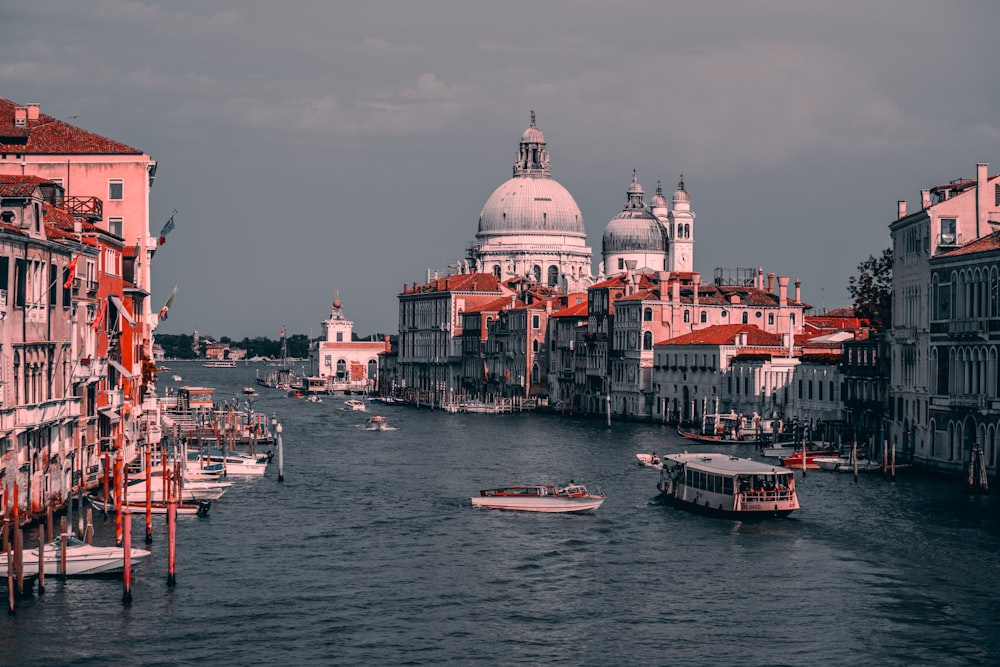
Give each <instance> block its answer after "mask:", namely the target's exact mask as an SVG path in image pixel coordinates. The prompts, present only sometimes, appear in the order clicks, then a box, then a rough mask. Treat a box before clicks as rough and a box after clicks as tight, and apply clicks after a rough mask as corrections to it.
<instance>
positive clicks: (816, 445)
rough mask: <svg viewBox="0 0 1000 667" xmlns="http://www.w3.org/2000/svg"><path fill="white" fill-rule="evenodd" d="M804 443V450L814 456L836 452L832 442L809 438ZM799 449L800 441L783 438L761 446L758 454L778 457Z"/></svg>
mask: <svg viewBox="0 0 1000 667" xmlns="http://www.w3.org/2000/svg"><path fill="white" fill-rule="evenodd" d="M805 445H806V452H812V453H813V454H814V455H816V456H827V455H830V456H832V455H834V454H836V453H837V445H836V444H833V443H829V442H822V441H819V442H817V441H812V440H810V441H808V442H806V443H805ZM800 449H802V442H795V441H794V440H785V441H782V442H776V443H772V444H771V445H767V446H761V448H760V455H761V456H765V457H767V458H777V459H780V458H785V457H786V456H791V455H792V454H795V453H796V452H798V451H799V450H800Z"/></svg>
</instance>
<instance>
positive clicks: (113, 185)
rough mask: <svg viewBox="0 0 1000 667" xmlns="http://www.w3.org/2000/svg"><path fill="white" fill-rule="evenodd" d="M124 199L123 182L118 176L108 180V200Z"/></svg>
mask: <svg viewBox="0 0 1000 667" xmlns="http://www.w3.org/2000/svg"><path fill="white" fill-rule="evenodd" d="M122 199H125V182H124V181H123V180H122V179H120V178H112V179H110V180H108V200H110V201H121V200H122Z"/></svg>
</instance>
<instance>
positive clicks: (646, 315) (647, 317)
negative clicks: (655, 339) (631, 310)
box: [642, 308, 653, 322]
mask: <svg viewBox="0 0 1000 667" xmlns="http://www.w3.org/2000/svg"><path fill="white" fill-rule="evenodd" d="M642 320H643V321H644V322H652V321H653V309H652V308H647V309H646V310H644V311H642Z"/></svg>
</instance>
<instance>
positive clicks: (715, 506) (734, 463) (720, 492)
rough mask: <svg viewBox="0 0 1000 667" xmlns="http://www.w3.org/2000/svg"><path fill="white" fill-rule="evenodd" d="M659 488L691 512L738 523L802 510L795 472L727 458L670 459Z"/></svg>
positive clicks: (711, 455)
mask: <svg viewBox="0 0 1000 667" xmlns="http://www.w3.org/2000/svg"><path fill="white" fill-rule="evenodd" d="M662 459H663V469H662V470H661V471H660V481H659V483H658V484H657V488H658V489H659V490H660V492H661V493H662V494H663V495H664V496H666V498H667V499H668V500H669V501H671V502H672V503H674V504H676V505H678V506H680V507H684V508H686V509H690V510H694V511H699V512H706V513H709V514H715V515H719V516H724V517H729V518H733V519H747V518H764V517H779V516H788V515H789V514H791V513H792V512H794V511H795V510H797V509H799V500H798V497H797V496H796V495H795V473H794V472H793V471H792V470H789V469H786V468H782V467H779V466H773V465H769V464H766V463H761V462H759V461H754V460H751V459H746V458H737V457H735V456H729V455H728V454H718V453H697V454H689V453H687V452H684V453H683V454H665V455H663V457H662Z"/></svg>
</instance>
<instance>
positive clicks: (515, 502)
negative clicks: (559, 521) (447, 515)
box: [471, 496, 605, 514]
mask: <svg viewBox="0 0 1000 667" xmlns="http://www.w3.org/2000/svg"><path fill="white" fill-rule="evenodd" d="M471 500H472V505H473V507H487V508H490V509H497V510H516V511H520V512H558V513H577V514H590V513H593V512H595V511H596V510H597V508H598V507H600V506H601V504H602V503H603V502H604V501H605V498H604V497H603V496H591V497H582V498H553V497H548V498H518V497H515V496H490V497H484V496H473V497H472V498H471Z"/></svg>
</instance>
